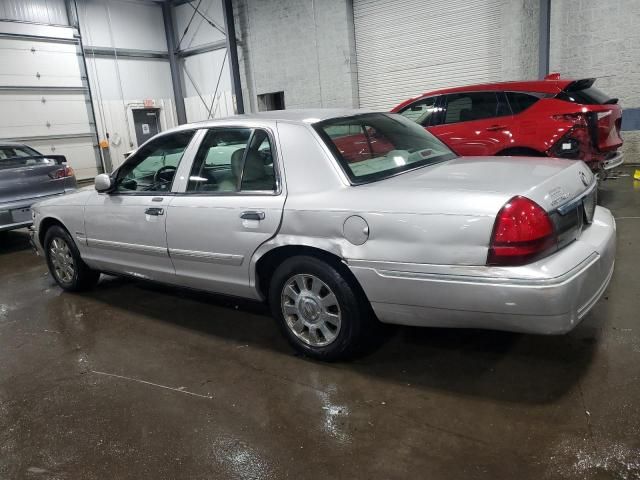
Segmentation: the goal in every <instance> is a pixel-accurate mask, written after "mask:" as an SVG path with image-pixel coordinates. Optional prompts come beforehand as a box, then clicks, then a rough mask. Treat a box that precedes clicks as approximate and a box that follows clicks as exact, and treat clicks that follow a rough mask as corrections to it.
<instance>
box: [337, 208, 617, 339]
mask: <svg viewBox="0 0 640 480" xmlns="http://www.w3.org/2000/svg"><path fill="white" fill-rule="evenodd" d="M615 241H616V236H615V220H614V219H613V217H612V216H611V213H610V212H609V211H608V210H606V209H604V208H602V207H598V208H597V209H596V214H595V216H594V222H593V224H591V225H590V226H589V227H588V228H587V229H585V230H584V232H583V233H582V236H581V238H580V239H579V240H577V241H575V242H573V243H572V244H571V245H568V246H567V247H565V248H563V249H562V250H560V251H559V252H557V253H555V254H553V255H551V256H549V257H546V258H544V259H542V260H539V261H538V262H535V263H533V264H530V265H526V266H523V267H479V266H476V267H473V266H469V267H465V266H463V267H457V266H449V267H447V266H442V265H439V266H433V265H431V266H428V265H411V266H409V265H408V264H393V263H384V262H363V261H355V262H354V261H350V262H349V266H350V268H351V271H352V272H353V273H354V275H355V276H356V278H357V279H358V280H359V282H360V284H361V285H362V288H363V289H364V291H365V293H366V294H367V297H368V298H369V300H370V302H371V305H372V307H373V309H374V311H375V312H376V315H377V316H378V318H379V319H380V321H382V322H385V323H398V324H403V325H416V326H435V327H460V328H487V329H495V330H508V331H516V332H525V333H540V334H561V333H566V332H568V331H570V330H571V329H573V328H574V327H575V326H576V325H577V324H578V323H580V321H581V320H582V319H583V318H584V316H585V315H586V314H587V313H588V312H589V310H590V309H591V308H592V307H593V306H594V305H595V304H596V302H597V301H598V300H599V299H600V297H601V296H602V294H603V293H604V291H605V289H606V288H607V286H608V284H609V281H610V280H611V276H612V275H613V269H614V261H615V250H616V245H615ZM436 267H437V268H436ZM429 270H432V271H431V272H430V271H429ZM436 270H437V271H438V273H434V272H435V271H436ZM447 270H448V271H447Z"/></svg>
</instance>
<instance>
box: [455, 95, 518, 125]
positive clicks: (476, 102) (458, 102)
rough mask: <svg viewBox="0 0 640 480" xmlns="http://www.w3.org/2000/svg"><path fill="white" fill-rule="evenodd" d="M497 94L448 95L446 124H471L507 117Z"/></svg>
mask: <svg viewBox="0 0 640 480" xmlns="http://www.w3.org/2000/svg"><path fill="white" fill-rule="evenodd" d="M505 114H506V113H503V112H501V108H500V106H499V104H498V98H497V96H496V94H495V92H468V93H454V94H451V95H447V106H446V112H445V116H444V123H458V122H469V121H472V120H483V119H485V118H492V117H498V116H501V115H505Z"/></svg>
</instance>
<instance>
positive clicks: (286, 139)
mask: <svg viewBox="0 0 640 480" xmlns="http://www.w3.org/2000/svg"><path fill="white" fill-rule="evenodd" d="M357 113H362V111H353V110H311V111H292V110H288V111H279V112H265V113H263V114H254V115H246V116H238V117H232V118H229V119H220V120H214V121H208V122H203V123H200V124H192V125H184V126H181V127H178V128H177V129H174V130H171V131H168V132H163V133H162V134H160V135H170V134H171V132H174V131H178V130H188V129H197V130H198V131H197V132H196V134H195V135H194V137H193V139H192V141H191V144H190V145H189V147H188V148H187V150H186V151H185V154H184V155H183V158H182V160H181V163H180V165H179V167H178V170H177V172H176V181H175V182H174V185H173V187H172V190H171V192H170V193H169V194H166V195H158V194H157V193H155V194H150V195H149V196H145V195H114V194H104V193H98V192H96V191H95V190H93V191H82V192H78V193H77V194H73V195H66V196H64V197H61V198H58V199H52V200H49V201H45V202H42V203H40V204H38V205H37V206H36V207H35V209H34V210H35V221H34V222H35V226H36V229H38V228H39V226H40V224H41V222H42V221H43V220H44V219H46V218H55V219H57V220H58V221H60V222H61V223H62V224H63V225H65V227H66V228H67V229H68V230H69V231H70V232H84V234H85V235H86V237H87V238H88V239H90V240H88V241H87V242H84V241H83V237H82V236H78V235H76V237H75V240H76V242H77V244H78V248H79V250H80V253H81V255H82V258H83V259H84V260H85V262H86V263H87V264H88V265H89V266H91V267H93V268H96V269H101V270H106V271H109V272H113V273H125V272H126V273H136V274H138V275H140V276H144V277H145V278H149V279H152V280H156V281H161V282H166V283H173V284H177V285H184V286H188V287H192V288H198V289H202V290H207V291H213V292H220V293H224V294H231V295H236V296H241V297H248V298H254V299H262V293H261V290H260V288H259V287H260V285H259V284H258V281H257V278H256V267H257V265H258V263H259V262H260V259H261V258H262V257H263V256H264V255H265V254H267V253H268V252H270V251H272V250H274V249H278V248H283V247H289V246H305V247H312V248H315V249H318V250H322V251H324V252H327V253H330V254H332V255H335V256H336V257H338V258H340V259H341V260H342V261H343V262H344V264H345V265H347V267H348V268H350V269H351V271H352V272H353V274H354V275H355V277H356V278H357V280H358V281H359V282H360V285H361V286H362V288H363V290H364V292H365V294H366V295H367V298H368V300H369V301H370V302H371V304H372V306H373V309H374V311H375V312H376V314H377V316H378V318H379V319H380V320H381V321H383V322H389V323H403V324H412V325H429V326H455V327H475V328H497V329H505V330H516V331H525V332H539V333H561V332H564V331H567V330H569V329H571V328H573V327H574V326H575V325H576V324H577V322H578V321H579V320H580V318H581V317H582V316H583V315H584V313H585V312H586V311H588V309H589V308H591V306H592V305H593V304H594V303H595V301H597V299H598V298H599V296H600V295H601V294H602V291H603V290H604V287H606V284H607V283H608V281H609V278H610V274H611V271H612V269H613V265H614V257H615V222H614V220H613V218H612V217H611V215H610V213H609V211H608V210H606V209H604V208H602V207H597V208H596V212H595V217H594V222H593V224H590V225H588V226H587V227H585V229H584V231H583V233H582V235H581V237H580V238H579V239H578V240H576V241H574V242H573V243H571V244H570V245H568V246H566V247H565V248H563V249H562V250H561V251H559V252H557V253H555V254H553V255H550V256H548V257H546V258H544V259H541V260H539V261H537V262H534V263H532V264H529V265H524V266H521V267H488V266H486V258H487V251H488V243H489V239H490V236H491V231H492V229H493V224H494V221H495V217H496V214H497V212H498V211H499V210H500V209H501V208H502V206H503V205H504V204H505V203H507V202H508V201H509V200H510V199H511V198H513V197H514V196H516V195H522V196H526V197H528V198H530V199H532V200H533V201H535V202H536V203H538V204H539V205H540V206H541V207H542V208H544V209H546V210H547V211H554V210H556V209H558V208H562V207H563V204H569V203H572V202H574V201H575V199H578V198H580V197H582V196H583V195H585V193H587V192H588V190H589V188H595V187H594V186H593V185H595V183H594V182H595V179H594V178H593V176H592V174H591V172H590V171H589V169H588V168H587V167H586V165H585V164H584V163H582V162H578V161H570V160H561V159H552V158H519V159H517V160H515V159H512V158H506V157H466V158H457V159H453V160H450V161H447V162H443V163H439V164H435V165H432V166H427V167H423V168H420V169H417V170H414V171H411V172H406V173H404V174H401V175H397V176H395V177H393V178H389V179H386V180H382V181H377V182H373V183H369V184H365V185H358V186H353V185H351V184H350V183H349V181H348V179H347V177H346V176H345V174H344V172H343V171H342V169H341V168H340V167H339V165H338V163H337V162H336V160H335V159H334V158H333V157H332V154H331V152H330V151H329V149H328V148H327V147H326V145H325V144H324V143H323V142H322V140H321V139H320V137H319V136H318V135H317V134H316V132H315V130H314V129H313V128H312V124H313V123H314V122H316V121H320V120H323V119H328V118H333V117H339V116H348V115H353V114H357ZM222 126H233V127H237V126H242V127H259V128H264V129H266V130H267V131H268V132H269V133H270V135H271V136H272V140H273V144H274V145H273V147H274V152H273V153H274V159H275V163H274V164H275V166H276V170H277V171H276V174H277V177H278V179H279V181H278V190H277V191H276V192H243V193H239V194H234V193H231V194H229V193H227V194H222V195H221V194H218V195H216V194H211V195H206V194H205V195H186V194H184V192H185V190H186V186H187V179H188V175H189V172H190V169H191V164H192V162H193V160H194V157H195V154H196V152H197V149H198V147H199V144H200V142H201V141H202V139H203V138H204V135H205V130H206V129H207V128H211V127H222ZM583 175H584V176H586V178H587V179H588V181H589V186H588V187H585V185H584V184H583V182H582V180H581V177H582V176H583ZM557 192H562V197H566V198H563V200H562V201H561V202H560V203H557V201H558V194H557ZM158 196H160V197H162V201H161V202H155V201H154V202H153V203H152V201H151V199H152V198H153V197H158ZM148 206H154V207H162V208H163V209H164V210H165V212H166V213H165V215H162V216H159V217H154V218H153V221H152V220H151V219H149V218H145V214H144V211H145V209H146V208H147V207H148ZM244 211H259V212H264V214H265V215H264V219H262V220H244V219H241V218H240V214H241V213H242V212H244ZM147 217H148V216H147ZM355 218H361V219H362V223H361V222H360V221H359V220H357V221H354V220H349V219H355ZM352 223H354V225H353V226H352ZM365 225H366V230H367V231H366V233H365ZM358 232H359V233H358ZM365 235H366V237H367V238H366V239H365V238H364V237H365ZM36 237H38V235H37V234H36ZM363 240H365V241H363ZM96 241H97V242H96ZM119 244H122V248H118V249H114V248H112V247H114V246H117V245H119ZM132 246H134V248H132Z"/></svg>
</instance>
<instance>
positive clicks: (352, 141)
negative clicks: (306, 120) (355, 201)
mask: <svg viewBox="0 0 640 480" xmlns="http://www.w3.org/2000/svg"><path fill="white" fill-rule="evenodd" d="M314 128H315V129H316V131H317V132H318V133H319V134H320V136H321V137H322V139H323V140H324V141H325V143H326V144H327V145H328V146H329V148H330V149H331V150H332V151H333V153H334V155H335V157H336V159H337V160H338V162H339V163H340V166H341V167H342V169H343V170H344V171H345V173H346V174H347V176H348V177H349V179H350V180H351V181H352V182H353V183H366V182H371V181H375V180H381V179H383V178H387V177H390V176H392V175H395V174H398V173H401V172H404V171H406V170H411V169H414V168H418V167H422V166H425V165H430V164H432V163H437V162H441V161H444V160H449V159H451V158H455V154H454V153H453V152H451V150H449V149H448V148H447V147H446V146H445V145H444V144H443V143H442V142H440V140H438V139H437V138H435V137H434V136H433V135H431V134H430V133H428V132H427V131H425V130H424V129H423V128H422V127H420V126H419V125H418V124H416V123H414V122H412V121H410V120H408V119H406V118H404V117H402V116H400V115H394V114H391V115H390V114H385V113H368V114H363V115H355V116H353V117H345V118H336V119H332V120H327V121H324V122H320V123H318V124H316V125H314Z"/></svg>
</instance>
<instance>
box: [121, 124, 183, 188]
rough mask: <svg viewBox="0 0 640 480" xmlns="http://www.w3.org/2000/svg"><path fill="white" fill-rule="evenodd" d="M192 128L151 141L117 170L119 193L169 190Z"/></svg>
mask: <svg viewBox="0 0 640 480" xmlns="http://www.w3.org/2000/svg"><path fill="white" fill-rule="evenodd" d="M193 134H194V132H193V130H189V131H184V132H176V133H172V134H169V135H163V136H161V137H159V138H156V139H155V140H152V141H151V142H149V143H148V144H146V145H145V146H144V147H142V148H141V149H140V150H138V151H137V152H136V153H135V154H134V155H133V156H132V157H129V159H127V161H126V162H125V164H124V165H123V166H122V167H120V169H119V170H118V175H117V179H116V188H115V191H116V192H121V193H131V192H150V193H151V192H168V191H170V190H171V185H172V183H173V177H174V176H175V174H176V170H177V168H178V164H179V163H180V159H181V158H182V155H183V154H184V151H185V150H186V149H187V146H188V145H189V142H190V141H191V138H192V137H193Z"/></svg>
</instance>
